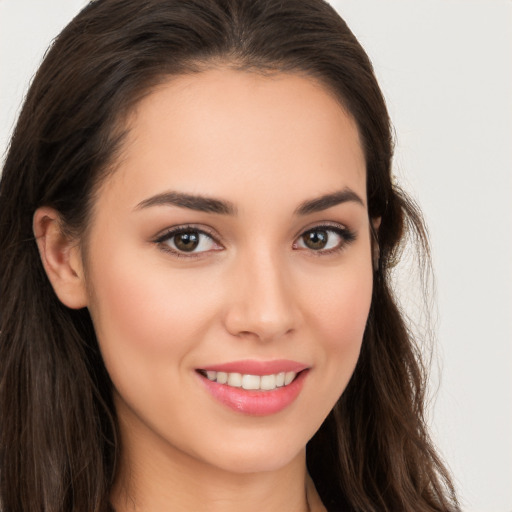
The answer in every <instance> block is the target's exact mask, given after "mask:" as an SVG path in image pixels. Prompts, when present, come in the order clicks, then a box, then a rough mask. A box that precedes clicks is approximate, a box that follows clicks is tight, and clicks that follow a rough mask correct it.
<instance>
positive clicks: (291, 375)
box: [284, 372, 296, 386]
mask: <svg viewBox="0 0 512 512" xmlns="http://www.w3.org/2000/svg"><path fill="white" fill-rule="evenodd" d="M295 375H296V373H295V372H286V375H285V376H284V385H285V386H288V384H290V382H291V381H292V380H293V379H295Z"/></svg>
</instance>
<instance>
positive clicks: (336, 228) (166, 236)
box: [154, 224, 356, 258]
mask: <svg viewBox="0 0 512 512" xmlns="http://www.w3.org/2000/svg"><path fill="white" fill-rule="evenodd" d="M321 231H324V232H328V233H335V234H336V235H337V236H339V237H340V239H341V241H340V242H339V244H337V246H336V247H333V248H330V249H326V250H325V249H324V250H322V249H319V250H315V249H311V248H308V247H300V248H299V247H297V246H298V244H299V243H300V241H301V240H302V241H303V240H304V237H305V236H306V235H308V234H310V233H314V232H321ZM184 233H197V234H199V237H201V236H206V237H208V238H209V239H210V240H211V241H212V243H213V244H215V245H218V246H220V247H221V248H219V249H213V251H220V250H222V246H221V245H220V243H219V242H218V241H217V240H216V237H215V236H214V235H213V234H212V233H210V232H208V231H207V230H204V229H202V228H198V227H197V226H194V225H184V226H179V227H176V228H171V229H169V230H167V231H165V232H164V233H162V234H161V235H159V236H158V237H157V238H156V239H155V240H154V243H156V244H157V245H158V246H160V248H161V249H162V250H163V251H166V252H169V253H171V254H173V255H174V256H175V257H178V258H198V257H201V256H202V255H203V254H204V253H205V252H209V251H199V252H186V251H181V250H179V249H178V248H175V249H173V248H172V247H170V246H169V244H168V243H167V242H168V241H170V240H173V239H174V237H175V236H177V235H179V234H184ZM355 239H356V234H355V233H354V232H353V231H351V230H350V229H348V228H346V227H343V226H341V225H332V224H322V225H318V226H314V227H312V228H309V229H307V230H306V231H303V232H302V233H301V234H300V235H299V236H298V237H297V239H296V241H295V242H294V243H293V248H294V249H297V250H306V251H308V252H310V253H311V254H312V255H314V256H325V255H329V254H335V253H338V252H341V251H342V250H344V249H345V248H346V247H347V246H348V245H349V244H350V243H352V242H353V241H354V240H355ZM200 243H201V241H199V244H200Z"/></svg>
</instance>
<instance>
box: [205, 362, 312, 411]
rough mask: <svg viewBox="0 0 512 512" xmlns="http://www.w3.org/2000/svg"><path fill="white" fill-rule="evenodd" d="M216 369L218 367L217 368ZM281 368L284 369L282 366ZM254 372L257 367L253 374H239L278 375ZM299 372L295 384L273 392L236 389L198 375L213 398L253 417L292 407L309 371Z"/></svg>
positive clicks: (253, 368)
mask: <svg viewBox="0 0 512 512" xmlns="http://www.w3.org/2000/svg"><path fill="white" fill-rule="evenodd" d="M222 366H224V365H222ZM222 366H220V367H222ZM215 368H218V367H217V366H216V367H215ZM280 368H282V366H281V367H280ZM302 368H303V367H302ZM208 369H210V368H208ZM212 369H213V368H212ZM237 369H240V366H238V365H237ZM254 370H255V367H252V372H253V373H250V372H246V371H245V370H244V371H243V372H239V373H249V374H250V375H268V374H269V373H278V372H273V371H271V372H268V370H266V371H265V372H260V373H254ZM216 371H224V370H216ZM281 371H284V370H281ZM288 371H295V370H288ZM299 372H300V373H298V375H297V377H296V378H295V379H294V380H293V382H291V383H290V384H288V385H287V386H283V387H280V388H276V389H273V390H271V391H261V390H256V391H253V390H246V389H243V388H235V387H232V386H228V385H227V384H219V383H218V382H213V381H211V380H209V379H208V378H206V377H205V376H204V375H202V374H201V373H199V372H198V373H197V375H198V377H199V378H200V379H201V382H202V383H203V385H204V386H205V387H206V389H207V391H208V392H209V393H210V394H211V396H213V398H215V399H216V400H218V401H219V402H220V403H222V404H224V405H226V406H228V407H229V408H230V409H232V410H234V411H236V412H240V413H243V414H248V415H253V416H267V415H271V414H276V413H278V412H280V411H282V410H283V409H285V408H286V407H288V406H289V405H291V404H292V403H293V402H294V401H295V399H296V398H297V397H298V396H299V394H300V392H301V390H302V387H303V385H304V381H305V379H306V377H307V375H308V373H309V370H308V369H304V370H303V371H301V370H299ZM228 373H231V372H228Z"/></svg>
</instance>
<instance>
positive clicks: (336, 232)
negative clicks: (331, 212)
mask: <svg viewBox="0 0 512 512" xmlns="http://www.w3.org/2000/svg"><path fill="white" fill-rule="evenodd" d="M355 238H356V236H355V233H353V232H352V231H350V230H349V229H347V228H345V227H341V226H339V227H338V226H318V227H316V228H313V229H308V230H307V231H305V232H304V233H302V235H301V236H300V237H299V238H298V240H297V242H295V244H294V248H295V249H308V250H310V251H314V252H317V253H326V254H328V253H331V252H333V251H336V250H338V249H340V250H341V249H343V248H344V247H346V246H347V245H348V244H350V243H351V242H353V241H354V240H355Z"/></svg>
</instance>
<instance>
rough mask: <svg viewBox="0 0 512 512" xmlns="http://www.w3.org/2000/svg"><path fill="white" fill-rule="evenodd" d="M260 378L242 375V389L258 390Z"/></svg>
mask: <svg viewBox="0 0 512 512" xmlns="http://www.w3.org/2000/svg"><path fill="white" fill-rule="evenodd" d="M260 382H261V377H259V376H258V375H244V376H243V377H242V387H243V388H244V389H260Z"/></svg>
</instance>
